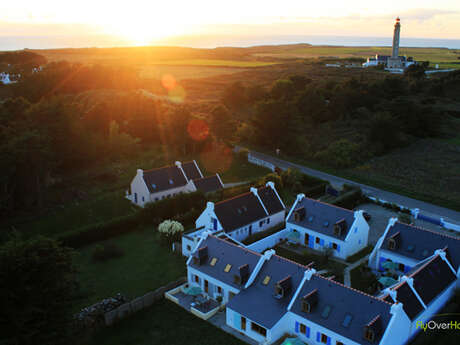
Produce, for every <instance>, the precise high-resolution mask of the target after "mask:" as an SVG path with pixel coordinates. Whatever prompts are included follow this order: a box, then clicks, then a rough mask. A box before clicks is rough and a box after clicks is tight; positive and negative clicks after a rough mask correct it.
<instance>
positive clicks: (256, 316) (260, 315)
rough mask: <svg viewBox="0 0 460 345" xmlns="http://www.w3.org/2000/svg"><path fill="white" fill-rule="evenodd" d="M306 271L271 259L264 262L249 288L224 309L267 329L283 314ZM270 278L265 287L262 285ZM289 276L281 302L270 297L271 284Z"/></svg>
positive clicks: (271, 291) (271, 295)
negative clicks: (289, 284) (288, 284)
mask: <svg viewBox="0 0 460 345" xmlns="http://www.w3.org/2000/svg"><path fill="white" fill-rule="evenodd" d="M305 270H306V267H305V266H303V265H300V264H297V263H295V262H293V261H290V260H287V259H284V258H282V257H280V256H277V255H273V256H272V257H271V258H270V260H268V261H266V262H265V263H264V264H263V266H262V269H261V270H260V271H259V273H258V275H257V277H256V279H255V280H254V282H253V283H252V284H251V286H250V287H249V288H248V289H246V290H242V291H241V292H240V293H239V294H238V295H236V296H235V297H233V298H232V300H231V301H230V302H229V303H228V305H227V307H228V308H230V309H232V310H235V311H237V312H238V313H240V314H241V315H244V316H245V317H247V318H248V319H250V320H251V321H254V322H256V323H257V324H259V325H261V326H263V327H265V328H267V329H270V328H272V327H273V326H274V325H275V324H276V323H277V322H278V321H279V320H280V319H281V318H282V317H283V315H284V314H286V313H287V307H288V305H289V303H290V301H291V299H292V297H293V296H294V294H295V291H296V290H297V287H298V286H299V284H300V282H301V280H302V278H303V275H304V272H305ZM267 275H268V276H270V281H269V283H268V284H267V285H263V284H262V282H263V280H264V279H265V277H266V276H267ZM288 276H290V277H291V278H290V281H291V288H290V290H289V292H288V293H287V294H286V295H285V296H284V297H282V298H280V299H277V298H275V297H273V296H274V291H275V290H274V289H275V284H276V283H277V282H279V281H280V280H282V279H284V278H286V277H288Z"/></svg>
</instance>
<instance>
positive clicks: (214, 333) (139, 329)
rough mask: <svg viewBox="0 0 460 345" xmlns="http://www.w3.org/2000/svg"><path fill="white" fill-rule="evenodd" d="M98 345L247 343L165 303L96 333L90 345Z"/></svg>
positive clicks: (167, 302)
mask: <svg viewBox="0 0 460 345" xmlns="http://www.w3.org/2000/svg"><path fill="white" fill-rule="evenodd" d="M96 344H97V345H109V344H110V345H112V344H113V345H157V344H158V345H166V344H167V345H184V344H190V345H195V344H196V345H216V344H222V345H243V344H245V343H244V342H242V341H240V340H239V339H237V338H235V337H233V336H232V335H230V334H228V333H225V332H224V331H222V330H220V329H219V328H217V327H215V326H213V325H211V324H210V323H209V322H206V321H204V320H201V319H199V318H198V317H196V316H194V315H192V314H190V313H188V312H187V311H185V310H184V309H182V308H181V307H179V306H177V305H176V304H174V303H172V302H170V301H168V300H165V299H163V300H161V301H158V302H157V303H155V304H154V305H153V306H152V307H151V308H149V309H147V310H145V311H142V312H139V313H137V314H134V315H133V316H131V317H130V318H128V319H125V320H123V321H121V322H120V323H118V324H116V326H114V327H110V328H105V329H102V330H100V331H99V332H97V333H95V334H94V336H93V338H92V339H91V341H90V343H89V344H88V345H96Z"/></svg>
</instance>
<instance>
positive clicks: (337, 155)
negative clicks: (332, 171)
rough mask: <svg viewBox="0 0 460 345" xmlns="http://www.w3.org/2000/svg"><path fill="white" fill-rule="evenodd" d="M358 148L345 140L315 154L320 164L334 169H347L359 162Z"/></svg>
mask: <svg viewBox="0 0 460 345" xmlns="http://www.w3.org/2000/svg"><path fill="white" fill-rule="evenodd" d="M359 151H360V147H359V145H358V144H355V143H352V142H351V141H349V140H347V139H341V140H338V141H336V142H334V143H332V144H331V145H329V147H328V148H327V149H325V150H322V151H319V152H317V153H316V154H315V158H316V159H317V160H319V161H320V162H322V163H324V164H326V165H329V166H333V167H335V168H348V167H351V166H353V165H354V164H355V163H356V162H357V161H358V160H359V158H360V157H359V153H360V152H359Z"/></svg>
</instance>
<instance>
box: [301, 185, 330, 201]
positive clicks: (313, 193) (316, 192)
mask: <svg viewBox="0 0 460 345" xmlns="http://www.w3.org/2000/svg"><path fill="white" fill-rule="evenodd" d="M327 185H329V183H321V184H319V185H317V186H314V187H312V188H309V189H307V190H305V191H304V194H305V196H306V197H308V198H313V199H317V198H319V197H320V196H322V195H324V191H325V190H326V186H327Z"/></svg>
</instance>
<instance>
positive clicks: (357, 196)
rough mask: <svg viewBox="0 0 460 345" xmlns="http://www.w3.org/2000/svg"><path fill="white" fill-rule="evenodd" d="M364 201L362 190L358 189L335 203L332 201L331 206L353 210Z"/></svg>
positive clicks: (340, 197)
mask: <svg viewBox="0 0 460 345" xmlns="http://www.w3.org/2000/svg"><path fill="white" fill-rule="evenodd" d="M363 200H364V199H363V193H362V192H361V189H360V188H357V189H354V190H352V191H350V192H347V193H345V194H342V195H341V196H339V197H338V198H336V199H335V200H334V201H332V202H331V204H333V205H336V206H340V207H343V208H347V209H350V210H352V209H354V208H355V207H356V206H358V205H359V204H361V203H362V202H363Z"/></svg>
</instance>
